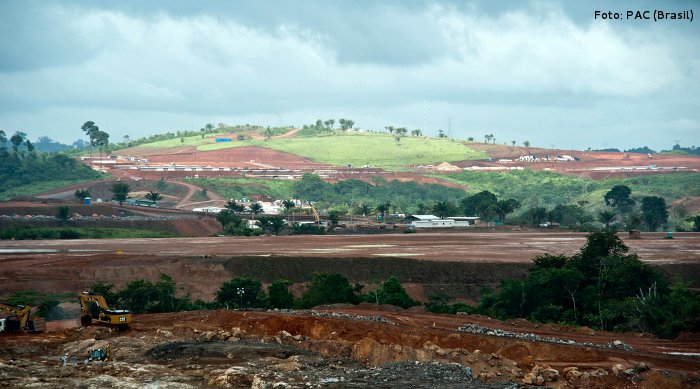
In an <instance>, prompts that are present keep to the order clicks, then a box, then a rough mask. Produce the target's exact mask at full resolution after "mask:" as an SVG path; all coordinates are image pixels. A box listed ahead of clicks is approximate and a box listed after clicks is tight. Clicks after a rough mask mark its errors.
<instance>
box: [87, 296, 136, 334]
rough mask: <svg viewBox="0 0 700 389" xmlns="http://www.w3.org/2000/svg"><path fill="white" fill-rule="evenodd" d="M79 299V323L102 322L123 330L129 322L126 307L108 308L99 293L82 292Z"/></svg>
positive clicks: (88, 324)
mask: <svg viewBox="0 0 700 389" xmlns="http://www.w3.org/2000/svg"><path fill="white" fill-rule="evenodd" d="M78 299H79V300H80V312H81V313H80V325H82V326H83V327H86V326H90V325H93V324H103V325H107V326H113V327H117V328H118V329H119V330H125V329H127V328H128V327H129V324H131V312H130V311H128V310H126V309H110V308H109V305H107V300H105V298H104V296H102V295H101V294H96V293H90V292H82V293H80V294H79V295H78Z"/></svg>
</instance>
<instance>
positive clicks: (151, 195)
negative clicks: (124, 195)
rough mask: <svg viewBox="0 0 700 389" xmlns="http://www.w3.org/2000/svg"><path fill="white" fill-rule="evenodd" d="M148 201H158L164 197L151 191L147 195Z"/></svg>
mask: <svg viewBox="0 0 700 389" xmlns="http://www.w3.org/2000/svg"><path fill="white" fill-rule="evenodd" d="M144 197H146V199H148V200H151V201H158V200H160V199H162V198H163V196H161V195H160V193H158V192H154V191H150V192H148V193H146V196H144Z"/></svg>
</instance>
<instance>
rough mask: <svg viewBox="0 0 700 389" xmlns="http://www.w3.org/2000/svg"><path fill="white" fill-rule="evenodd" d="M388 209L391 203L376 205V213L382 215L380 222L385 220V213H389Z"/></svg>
mask: <svg viewBox="0 0 700 389" xmlns="http://www.w3.org/2000/svg"><path fill="white" fill-rule="evenodd" d="M389 208H391V203H390V202H388V201H387V202H384V203H381V204H379V205H377V208H376V209H377V212H379V213H380V214H381V215H382V220H384V221H385V220H386V213H387V212H389Z"/></svg>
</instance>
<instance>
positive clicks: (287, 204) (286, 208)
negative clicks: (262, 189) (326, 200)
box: [282, 119, 344, 222]
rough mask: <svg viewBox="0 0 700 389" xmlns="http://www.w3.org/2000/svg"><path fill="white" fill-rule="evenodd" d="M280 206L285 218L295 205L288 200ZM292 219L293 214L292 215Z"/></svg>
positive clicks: (292, 201)
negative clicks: (282, 208)
mask: <svg viewBox="0 0 700 389" xmlns="http://www.w3.org/2000/svg"><path fill="white" fill-rule="evenodd" d="M342 120H344V119H342ZM282 206H283V207H284V212H285V214H286V215H287V217H289V212H291V210H292V208H294V207H295V206H296V204H295V203H294V200H291V199H288V200H284V201H282ZM292 218H294V215H293V214H292ZM292 222H293V220H292Z"/></svg>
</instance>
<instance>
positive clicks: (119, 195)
mask: <svg viewBox="0 0 700 389" xmlns="http://www.w3.org/2000/svg"><path fill="white" fill-rule="evenodd" d="M109 190H110V191H111V192H112V200H116V201H117V202H119V206H120V207H121V206H122V204H124V202H125V201H126V199H127V198H129V192H131V187H130V186H129V184H127V183H126V182H115V183H114V184H112V187H111V188H110V189H109Z"/></svg>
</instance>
